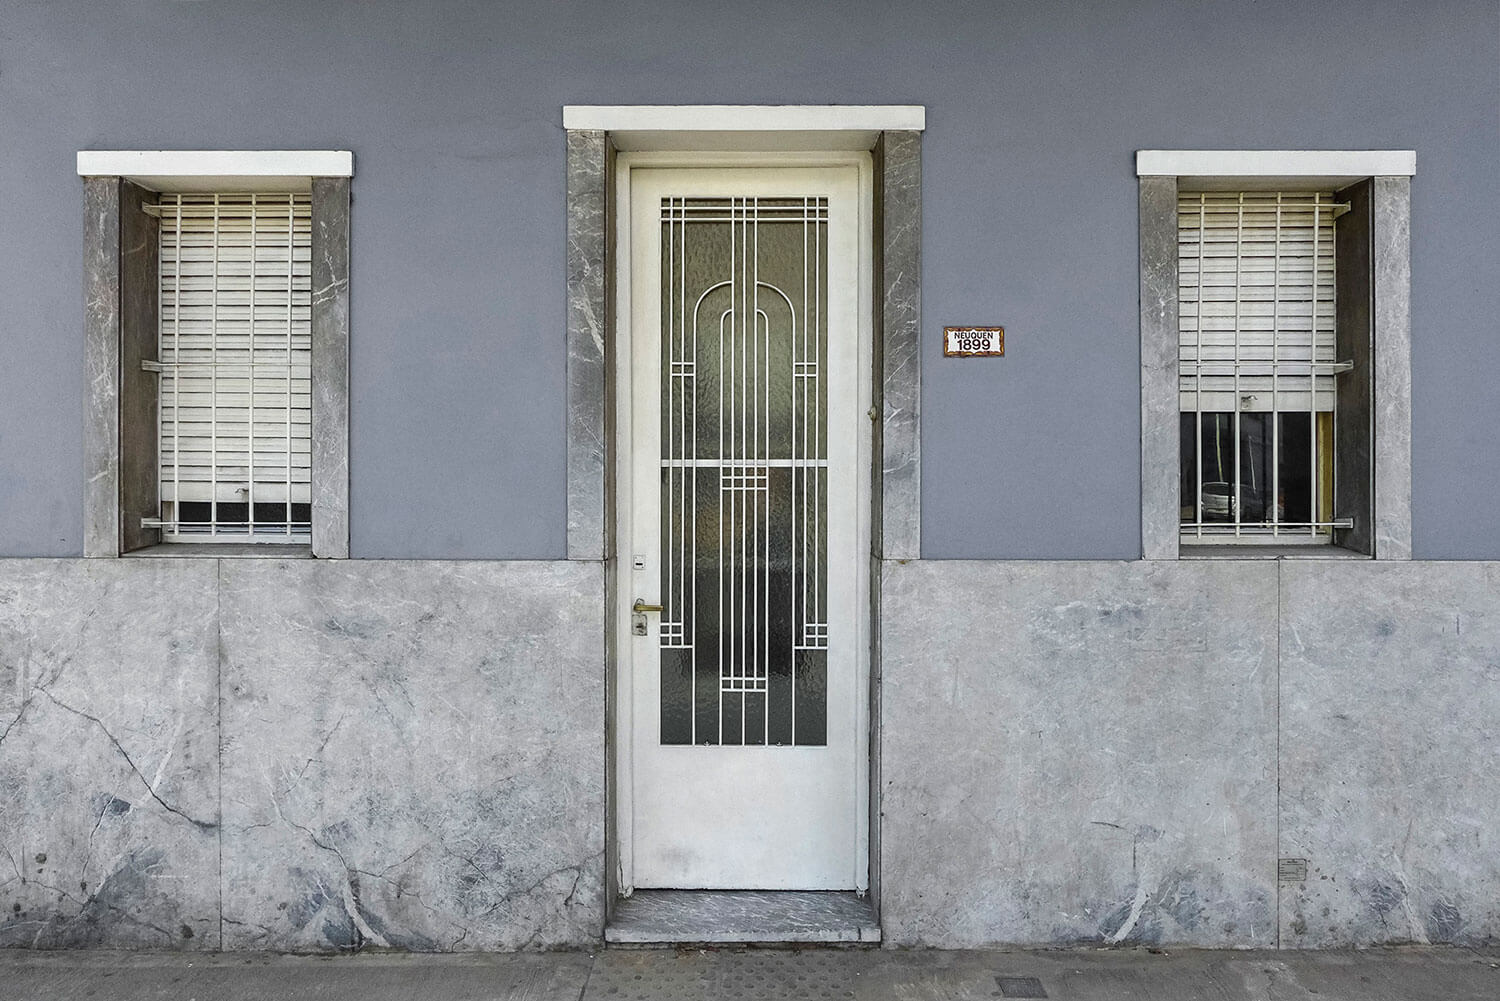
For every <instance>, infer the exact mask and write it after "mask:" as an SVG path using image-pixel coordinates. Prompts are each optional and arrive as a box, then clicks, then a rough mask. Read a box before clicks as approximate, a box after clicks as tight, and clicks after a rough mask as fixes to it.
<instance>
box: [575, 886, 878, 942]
mask: <svg viewBox="0 0 1500 1001" xmlns="http://www.w3.org/2000/svg"><path fill="white" fill-rule="evenodd" d="M605 938H606V940H607V941H610V942H621V943H629V942H633V943H640V944H663V943H672V942H825V943H827V942H866V943H869V942H879V941H880V925H879V924H878V923H877V922H876V920H875V906H874V902H873V901H871V900H870V899H869V898H868V897H860V896H857V895H855V894H854V893H852V892H829V891H821V892H820V891H802V892H798V891H786V890H637V891H636V892H635V893H634V894H633V895H631V896H630V897H627V898H625V899H623V900H620V901H618V902H617V903H616V904H615V914H614V917H613V918H612V919H611V920H610V923H609V928H608V929H607V930H606V932H605Z"/></svg>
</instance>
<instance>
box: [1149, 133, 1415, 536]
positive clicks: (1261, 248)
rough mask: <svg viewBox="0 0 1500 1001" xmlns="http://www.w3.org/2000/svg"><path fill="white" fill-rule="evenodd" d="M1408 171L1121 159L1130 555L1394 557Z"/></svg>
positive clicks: (1403, 526) (1397, 158)
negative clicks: (1136, 247) (1136, 372)
mask: <svg viewBox="0 0 1500 1001" xmlns="http://www.w3.org/2000/svg"><path fill="white" fill-rule="evenodd" d="M1415 162H1416V158H1415V154H1413V153H1412V152H1410V151H1353V152H1346V151H1339V152H1322V151H1233V150H1212V151H1202V150H1199V151H1174V150H1142V151H1140V152H1139V153H1138V154H1137V157H1136V173H1137V175H1138V176H1139V179H1140V227H1141V230H1140V255H1141V258H1140V267H1141V300H1140V306H1141V422H1142V428H1141V430H1142V434H1141V500H1142V504H1141V537H1142V550H1143V553H1144V555H1145V557H1146V558H1147V559H1175V558H1178V557H1179V556H1183V555H1196V556H1214V555H1220V554H1225V555H1239V556H1247V555H1248V556H1268V555H1270V556H1284V555H1292V554H1294V553H1301V554H1304V555H1310V554H1316V553H1319V552H1321V553H1323V554H1329V555H1331V554H1334V553H1352V554H1357V555H1364V556H1374V557H1377V558H1380V559H1409V558H1410V555H1411V514H1410V499H1411V453H1410V427H1411V411H1410V396H1411V394H1410V385H1411V382H1410V378H1411V377H1410V320H1409V300H1410V261H1409V252H1408V240H1409V228H1410V177H1411V176H1412V174H1413V173H1414V172H1415ZM1309 544H1321V545H1317V546H1313V547H1311V548H1310V547H1309ZM1230 546H1233V548H1229V547H1230Z"/></svg>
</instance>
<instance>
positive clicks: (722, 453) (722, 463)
mask: <svg viewBox="0 0 1500 1001" xmlns="http://www.w3.org/2000/svg"><path fill="white" fill-rule="evenodd" d="M729 206H730V209H729V302H730V305H731V306H732V305H733V304H734V290H735V287H736V286H735V281H734V200H733V199H731V200H730V203H729ZM730 316H731V318H732V316H733V314H732V313H731V314H730ZM724 327H725V323H724V317H722V316H721V317H720V318H719V510H718V513H717V517H716V518H715V519H714V520H715V523H716V524H717V526H718V529H719V554H718V559H719V573H718V577H719V640H718V643H717V648H718V654H719V681H718V684H717V685H716V686H715V692H714V698H715V699H716V700H717V702H716V704H717V706H718V710H719V738H718V743H720V744H722V743H723V742H724V653H725V651H724V646H725V643H726V641H727V640H728V637H729V630H728V629H727V628H725V627H726V625H727V624H726V623H725V621H724V614H725V611H726V609H725V606H726V605H728V604H731V603H730V602H726V601H725V600H724V597H725V595H724V589H725V588H726V587H727V586H728V585H729V566H728V564H729V554H728V551H727V547H726V546H725V545H724V517H725V508H726V507H728V504H729V497H728V496H727V493H726V491H725V476H726V475H727V471H728V470H729V464H728V458H729V453H728V452H727V451H726V450H725V447H724V443H725V434H724V430H725V428H726V427H727V426H728V424H729V419H728V418H729V413H728V411H727V410H726V409H725V399H724V388H725V385H726V384H727V382H728V378H727V376H726V374H725V370H724V365H725V360H726V359H727V358H729V357H730V356H731V351H730V349H729V346H728V344H727V343H726V341H725V331H724Z"/></svg>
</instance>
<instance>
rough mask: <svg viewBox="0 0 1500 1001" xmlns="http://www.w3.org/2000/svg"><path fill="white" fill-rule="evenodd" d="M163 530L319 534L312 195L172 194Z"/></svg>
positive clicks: (161, 202)
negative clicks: (314, 490)
mask: <svg viewBox="0 0 1500 1001" xmlns="http://www.w3.org/2000/svg"><path fill="white" fill-rule="evenodd" d="M147 208H148V211H149V212H150V213H151V214H152V215H155V216H156V217H157V219H158V220H159V222H158V228H159V231H160V242H159V246H160V255H159V262H160V264H159V272H160V282H161V284H160V309H159V321H158V337H157V358H158V360H157V361H156V362H155V363H149V362H148V363H147V364H148V365H150V366H151V369H152V370H153V371H155V372H158V373H159V374H160V376H161V382H160V384H159V387H158V404H157V412H158V414H159V420H158V439H157V442H158V444H157V453H158V455H159V456H160V474H159V480H158V483H159V488H158V496H159V498H160V505H161V507H160V517H159V518H157V519H148V525H150V526H151V527H155V528H159V529H160V530H161V533H162V540H163V541H166V542H180V541H195V540H196V541H205V540H207V541H236V542H300V543H309V544H310V543H311V539H312V498H311V475H310V473H311V465H312V463H311V457H312V448H311V436H312V393H311V385H310V381H311V376H312V329H311V328H312V315H311V314H312V206H311V202H310V198H309V196H307V195H303V194H296V193H288V194H285V195H281V194H266V195H260V194H254V193H252V194H246V195H233V194H175V195H168V194H163V195H161V196H160V198H159V199H158V201H157V202H156V204H155V205H154V206H147Z"/></svg>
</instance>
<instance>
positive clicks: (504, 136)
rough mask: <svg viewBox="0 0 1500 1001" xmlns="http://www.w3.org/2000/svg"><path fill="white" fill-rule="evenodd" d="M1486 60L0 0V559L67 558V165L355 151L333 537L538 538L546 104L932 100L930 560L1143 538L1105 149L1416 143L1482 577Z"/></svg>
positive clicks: (656, 22)
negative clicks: (344, 410)
mask: <svg viewBox="0 0 1500 1001" xmlns="http://www.w3.org/2000/svg"><path fill="white" fill-rule="evenodd" d="M663 26H670V30H665V29H664V28H663ZM1309 26H1315V27H1316V30H1308V28H1309ZM747 40H749V41H750V42H751V44H747ZM1497 66H1500V8H1497V7H1496V5H1495V4H1494V3H1493V2H1492V0H1474V2H1461V0H1435V2H1433V3H1428V4H1406V3H1398V2H1395V0H1376V2H1318V3H1306V2H1298V0H1274V2H1273V0H1267V2H1262V3H1258V4H1240V5H1235V4H1212V5H1205V4H1201V3H1188V2H1168V0H1157V2H1152V3H1135V4H1112V3H1103V2H1071V3H1062V4H1034V3H1024V2H1020V0H1015V2H1003V3H1001V2H996V3H957V2H941V0H940V2H934V3H930V4H922V5H912V4H897V3H894V2H889V3H884V4H881V5H879V6H878V7H872V6H871V5H869V4H819V5H808V4H800V3H790V2H767V3H761V4H754V5H744V4H718V3H687V2H681V3H673V2H667V0H658V2H656V3H653V4H651V5H649V6H648V7H628V6H623V5H619V4H610V3H603V2H591V3H571V4H544V5H535V4H531V5H524V4H472V3H458V2H433V3H427V4H422V5H420V6H419V7H418V6H413V5H411V4H400V3H394V2H383V3H352V2H343V3H338V2H325V3H318V4H306V3H298V2H290V0H287V2H269V0H268V2H262V3H256V4H232V3H225V2H218V3H191V4H189V3H178V2H168V0H155V2H144V3H138V4H132V5H130V6H129V8H121V7H119V6H118V5H109V4H102V3H97V2H85V0H75V2H50V3H29V2H24V0H0V134H3V135H4V136H5V137H6V149H7V151H8V152H7V155H6V156H5V157H4V158H3V159H0V190H5V191H7V192H9V193H11V197H10V198H8V199H7V202H6V209H5V212H4V213H3V214H0V303H3V307H0V330H3V331H4V334H5V342H6V346H7V349H8V351H9V357H10V358H11V359H12V363H11V364H7V365H5V366H0V515H3V517H0V554H5V555H17V556H20V555H43V556H49V555H50V556H59V555H74V554H77V553H79V552H81V532H82V522H83V501H82V498H83V479H84V470H83V449H82V435H83V431H82V428H83V422H84V392H83V390H84V366H83V349H82V333H81V332H82V326H83V318H82V317H83V304H82V301H81V277H80V270H81V259H82V219H81V211H80V202H81V196H80V185H79V181H78V178H77V177H76V176H74V169H73V155H74V153H75V152H76V151H77V150H79V149H84V148H344V149H352V150H353V151H354V152H355V156H356V162H357V170H356V177H355V179H354V186H353V190H354V209H353V249H352V269H353V270H352V276H351V306H350V308H351V397H352V402H351V428H352V430H351V455H350V476H351V493H350V506H351V510H350V514H351V551H352V554H353V555H354V556H357V557H466V558H505V557H525V558H553V557H560V556H562V555H563V554H564V552H565V524H566V515H565V511H566V505H565V448H564V441H565V420H566V413H565V382H564V367H565V363H566V357H565V346H564V340H563V332H564V329H565V318H564V308H565V305H564V284H563V283H564V213H563V187H564V170H563V162H564V148H563V135H562V131H561V121H560V107H561V106H562V105H563V104H568V103H581V104H582V103H587V104H593V103H765V104H778V103H855V104H870V103H920V104H925V105H926V106H927V108H928V125H929V127H928V130H927V132H926V134H925V136H924V139H923V165H924V186H925V201H924V206H923V220H924V232H923V260H924V267H923V277H924V288H923V303H924V328H923V329H924V331H925V332H926V333H925V339H924V351H925V352H926V356H925V357H924V359H923V380H924V381H923V391H922V399H923V406H924V422H923V428H922V455H923V483H922V519H923V524H922V530H923V540H924V542H923V546H924V553H923V555H924V556H927V557H930V558H931V557H938V558H950V557H966V558H998V557H1025V558H1031V557H1037V558H1133V557H1135V556H1137V555H1139V552H1140V523H1139V487H1140V473H1139V468H1138V458H1139V427H1140V423H1139V412H1138V404H1139V386H1140V380H1139V368H1138V365H1139V359H1138V349H1137V343H1138V341H1137V335H1136V330H1137V275H1136V260H1137V255H1136V194H1135V178H1134V176H1133V170H1132V160H1131V154H1132V152H1133V151H1134V150H1136V149H1138V148H1143V147H1144V148H1173V147H1177V148H1200V147H1202V148H1214V147H1227V148H1299V147H1303V148H1411V149H1415V150H1417V153H1418V174H1417V177H1416V178H1415V179H1414V182H1413V187H1412V209H1413V215H1412V329H1413V362H1412V384H1413V389H1412V394H1413V411H1414V419H1413V438H1412V442H1413V490H1412V504H1413V535H1414V550H1415V555H1416V556H1417V557H1419V558H1462V559H1474V558H1497V557H1500V505H1497V504H1494V503H1487V502H1486V499H1487V498H1493V497H1496V496H1500V466H1497V464H1495V463H1494V462H1490V461H1485V457H1493V455H1494V445H1493V441H1492V440H1491V430H1490V429H1491V428H1492V427H1493V426H1494V425H1495V424H1496V423H1497V421H1500V379H1497V378H1496V377H1495V376H1496V372H1497V369H1500V354H1497V353H1500V340H1497V338H1496V337H1495V336H1494V334H1495V320H1494V317H1495V316H1496V315H1500V282H1496V280H1495V278H1496V276H1497V274H1500V226H1497V225H1496V222H1497V218H1500V212H1497V207H1500V183H1497V182H1500V129H1497V127H1496V121H1497V115H1496V111H1497V90H1500V88H1497V84H1500V78H1497V73H1500V71H1497V69H1496V67H1497ZM945 323H946V324H967V323H1002V324H1004V325H1006V327H1007V329H1008V332H1009V335H1010V336H1009V338H1008V340H1009V344H1008V353H1007V357H1006V358H1004V359H1003V360H984V361H958V360H945V359H943V358H941V356H940V348H939V337H938V335H937V330H938V328H939V327H941V326H942V325H943V324H945ZM975 525H987V526H997V527H996V528H995V529H993V530H989V531H982V532H976V531H974V529H973V526H975Z"/></svg>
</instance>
